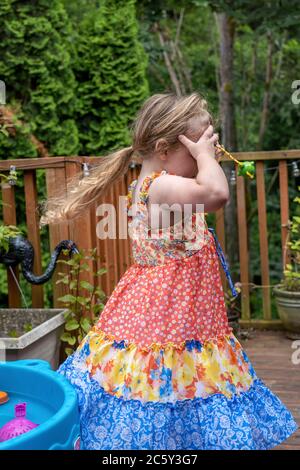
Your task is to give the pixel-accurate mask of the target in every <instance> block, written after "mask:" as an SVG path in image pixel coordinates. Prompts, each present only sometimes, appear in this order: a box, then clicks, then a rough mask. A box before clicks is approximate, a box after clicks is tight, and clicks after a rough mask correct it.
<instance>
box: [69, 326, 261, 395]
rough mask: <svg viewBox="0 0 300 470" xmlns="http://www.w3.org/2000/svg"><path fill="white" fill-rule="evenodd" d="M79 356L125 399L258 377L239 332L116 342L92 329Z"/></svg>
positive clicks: (236, 388) (240, 383)
mask: <svg viewBox="0 0 300 470" xmlns="http://www.w3.org/2000/svg"><path fill="white" fill-rule="evenodd" d="M78 354H79V360H80V361H83V362H84V365H85V366H86V367H87V368H88V371H89V373H90V374H91V376H92V377H93V378H94V379H95V380H96V381H98V382H99V384H100V386H102V387H103V389H104V390H105V391H106V392H108V393H111V394H113V395H116V396H117V397H124V398H125V399H138V400H140V401H160V402H175V401H177V400H183V399H193V398H197V397H202V398H205V397H208V396H210V395H213V394H215V393H221V394H223V395H225V396H226V397H227V398H230V397H232V396H233V395H235V394H239V393H240V392H242V391H245V390H247V389H248V388H250V386H251V384H252V383H253V380H254V378H255V377H256V374H255V371H254V370H253V368H252V366H251V363H250V362H249V359H248V357H247V355H246V353H245V352H244V351H243V349H242V346H241V345H240V343H239V341H238V340H237V339H236V337H235V336H234V335H233V334H230V335H224V336H221V337H217V338H213V339H211V340H206V341H205V342H203V343H201V342H200V341H197V340H187V341H185V342H184V343H181V344H178V345H176V344H174V343H165V344H164V345H161V344H151V345H150V346H149V347H141V346H139V345H138V344H135V343H129V342H126V341H116V340H115V339H114V337H113V336H112V335H107V334H106V333H105V332H103V331H99V330H98V331H97V330H96V329H95V328H94V329H92V330H91V331H90V332H89V333H88V335H87V336H86V337H85V339H84V340H83V341H82V343H81V345H80V346H79V348H78Z"/></svg>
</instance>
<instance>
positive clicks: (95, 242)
mask: <svg viewBox="0 0 300 470" xmlns="http://www.w3.org/2000/svg"><path fill="white" fill-rule="evenodd" d="M299 154H300V151H298V150H287V151H272V152H243V153H234V154H233V155H234V156H235V157H236V158H237V159H238V160H240V161H245V160H254V161H255V162H256V181H257V185H256V187H257V198H258V200H259V204H258V220H259V245H260V259H261V278H262V284H263V285H266V286H268V285H269V284H270V279H269V277H270V276H269V255H268V230H267V214H266V196H265V179H264V175H265V174H264V166H265V161H267V160H268V161H270V160H272V161H273V162H277V161H278V162H279V185H280V222H281V224H280V227H279V226H278V229H279V230H281V246H282V256H284V246H285V242H286V237H287V233H288V232H287V230H288V229H287V223H288V219H289V202H288V201H289V195H288V168H287V163H288V161H291V160H292V159H297V158H299ZM99 158H101V157H49V158H23V159H15V160H5V161H1V162H0V171H1V172H2V173H6V172H9V169H10V166H11V165H14V166H15V167H16V170H17V171H18V172H20V171H23V175H24V176H23V177H24V198H25V207H26V223H27V228H28V239H29V240H30V241H31V243H32V245H33V247H34V251H35V259H34V272H35V273H36V274H41V272H42V269H43V267H42V257H41V241H40V228H39V215H38V211H37V207H38V203H39V202H40V201H38V196H37V182H36V181H37V178H36V171H37V170H39V169H44V170H45V174H46V185H47V194H48V195H49V196H51V195H52V194H53V192H54V190H55V188H56V187H57V186H59V187H66V182H67V180H68V179H69V178H70V177H72V176H73V175H75V174H76V173H78V172H81V171H82V167H83V163H88V164H89V165H90V166H92V165H94V164H96V163H97V161H98V162H99ZM226 161H229V160H228V158H227V157H223V158H222V159H221V162H226ZM230 161H231V160H230ZM235 168H236V171H237V165H236V164H235ZM19 174H20V173H19ZM138 174H139V164H138V163H137V164H136V166H135V167H134V168H130V169H129V171H128V173H127V174H126V175H125V176H124V177H123V178H121V179H119V180H118V181H117V182H115V183H114V184H112V186H111V188H110V189H109V191H108V192H107V193H106V194H105V195H103V197H101V198H100V199H99V200H98V201H97V202H95V203H94V204H93V205H92V206H91V207H90V209H89V210H88V211H85V212H84V214H83V215H82V216H81V217H80V218H79V219H76V220H75V221H70V222H66V223H61V224H56V225H50V226H49V239H50V250H51V251H52V250H53V249H54V248H55V247H56V246H57V244H58V243H59V242H60V241H61V240H64V239H71V240H73V241H74V242H75V243H76V244H77V246H78V247H79V248H80V249H83V250H90V249H92V248H95V247H96V248H97V253H98V255H99V259H98V260H97V262H96V263H95V262H93V261H90V262H89V266H90V271H89V272H86V273H85V274H84V278H85V279H86V280H88V281H89V282H90V283H91V284H94V283H95V282H96V283H97V285H99V287H101V288H102V289H103V291H104V292H105V293H106V295H107V296H109V295H110V294H111V293H112V291H113V289H114V288H115V286H116V284H117V282H118V281H119V280H120V278H121V277H122V275H123V274H124V273H125V271H126V270H127V269H128V268H129V267H130V266H131V264H132V263H133V259H132V252H131V247H130V238H129V237H127V238H126V239H120V238H118V233H119V232H118V231H119V220H118V217H117V231H116V234H117V236H116V238H115V239H110V238H107V239H105V240H103V239H99V238H98V237H97V234H96V225H97V221H98V220H97V219H98V217H97V215H96V207H97V206H98V205H100V204H102V203H111V204H113V205H114V207H115V208H116V212H117V214H118V207H119V196H121V195H123V196H125V195H126V194H127V189H128V185H129V184H130V183H131V181H132V180H133V179H136V178H137V177H138ZM236 194H237V199H236V204H237V224H238V237H239V263H240V281H241V283H242V292H241V310H242V318H241V324H242V325H244V326H248V325H249V324H252V325H255V326H266V327H268V326H272V327H274V326H280V321H279V320H273V319H272V314H271V302H270V298H271V289H270V287H265V288H264V289H263V319H262V320H259V321H258V320H256V321H253V320H251V313H252V312H251V311H250V289H249V285H250V283H249V248H248V243H247V239H248V236H247V235H248V234H247V232H248V227H247V214H246V198H245V180H244V178H243V177H241V176H237V177H236ZM2 200H3V204H4V206H3V222H4V223H5V224H16V221H17V211H18V207H16V199H15V189H14V186H10V185H9V184H7V183H5V184H4V183H3V184H2ZM224 227H225V225H224V210H223V209H220V210H219V211H217V212H216V214H215V228H216V233H217V236H218V238H219V241H220V243H221V245H222V247H225V228H224ZM100 268H106V270H107V272H106V274H104V275H102V276H98V277H97V278H95V277H94V276H93V272H95V271H96V269H100ZM65 269H66V267H64V266H63V265H60V267H59V271H60V272H63V271H64V270H65ZM57 271H58V270H56V272H55V273H54V275H53V278H52V280H51V282H52V283H53V298H54V305H53V306H54V307H60V306H61V305H60V303H59V301H58V300H57V299H58V297H59V296H61V295H63V294H65V293H66V292H67V286H64V285H63V284H62V283H60V284H58V285H56V283H55V282H56V280H57ZM14 274H15V276H16V277H17V279H18V277H19V270H18V268H14ZM221 277H222V283H223V287H224V288H225V287H226V289H227V281H226V278H225V275H224V272H223V270H222V269H221ZM7 282H8V305H9V307H19V306H20V305H21V298H20V293H19V290H18V289H17V286H16V283H15V280H14V278H13V275H12V273H11V272H10V270H8V271H7ZM31 289H32V291H31V292H32V296H31V297H32V307H43V306H44V300H43V298H44V295H43V286H42V285H38V286H34V285H33V286H32V287H31Z"/></svg>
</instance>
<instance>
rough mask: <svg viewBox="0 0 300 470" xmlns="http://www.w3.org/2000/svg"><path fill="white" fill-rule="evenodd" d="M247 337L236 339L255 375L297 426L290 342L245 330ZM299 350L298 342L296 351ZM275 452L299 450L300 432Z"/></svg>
mask: <svg viewBox="0 0 300 470" xmlns="http://www.w3.org/2000/svg"><path fill="white" fill-rule="evenodd" d="M241 331H242V332H244V330H241ZM247 333H248V334H249V338H244V337H243V336H240V335H237V338H238V339H239V341H240V343H241V345H242V346H243V348H244V350H245V352H246V353H247V355H248V357H249V360H250V361H251V363H252V365H253V367H254V369H255V371H256V373H257V375H259V376H260V378H261V379H262V380H263V381H264V382H265V384H266V385H267V386H268V387H269V388H270V389H271V390H272V392H274V393H275V394H276V395H278V397H279V398H280V399H281V401H282V402H283V403H284V404H285V405H286V406H287V408H288V409H289V410H290V411H291V413H292V414H293V416H294V418H295V420H296V421H297V423H298V424H299V425H300V363H299V364H293V362H292V354H293V353H295V351H296V349H295V348H292V344H293V340H291V339H288V338H287V337H286V336H285V332H283V331H266V330H264V331H259V330H254V331H249V330H248V331H246V334H247ZM299 348H300V341H299V340H298V345H297V350H299ZM294 355H296V354H294ZM299 359H300V354H299V353H298V361H299ZM294 362H295V361H294ZM274 450H300V430H298V431H296V432H295V433H294V434H293V435H292V436H291V437H290V438H289V439H287V440H286V441H284V442H283V443H282V444H280V445H279V446H276V447H275V448H274Z"/></svg>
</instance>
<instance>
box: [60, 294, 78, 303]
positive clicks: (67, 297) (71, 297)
mask: <svg viewBox="0 0 300 470" xmlns="http://www.w3.org/2000/svg"><path fill="white" fill-rule="evenodd" d="M58 300H60V301H61V302H69V303H75V302H76V297H75V296H74V295H71V294H66V295H63V296H62V297H59V298H58Z"/></svg>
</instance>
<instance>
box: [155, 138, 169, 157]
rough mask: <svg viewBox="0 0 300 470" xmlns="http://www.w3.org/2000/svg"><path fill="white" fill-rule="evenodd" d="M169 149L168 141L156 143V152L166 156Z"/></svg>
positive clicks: (161, 140) (160, 140) (159, 140)
mask: <svg viewBox="0 0 300 470" xmlns="http://www.w3.org/2000/svg"><path fill="white" fill-rule="evenodd" d="M168 148H169V145H168V142H167V141H166V139H158V140H157V141H156V143H155V151H156V152H158V153H160V154H162V153H164V154H166V153H167V150H168Z"/></svg>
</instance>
